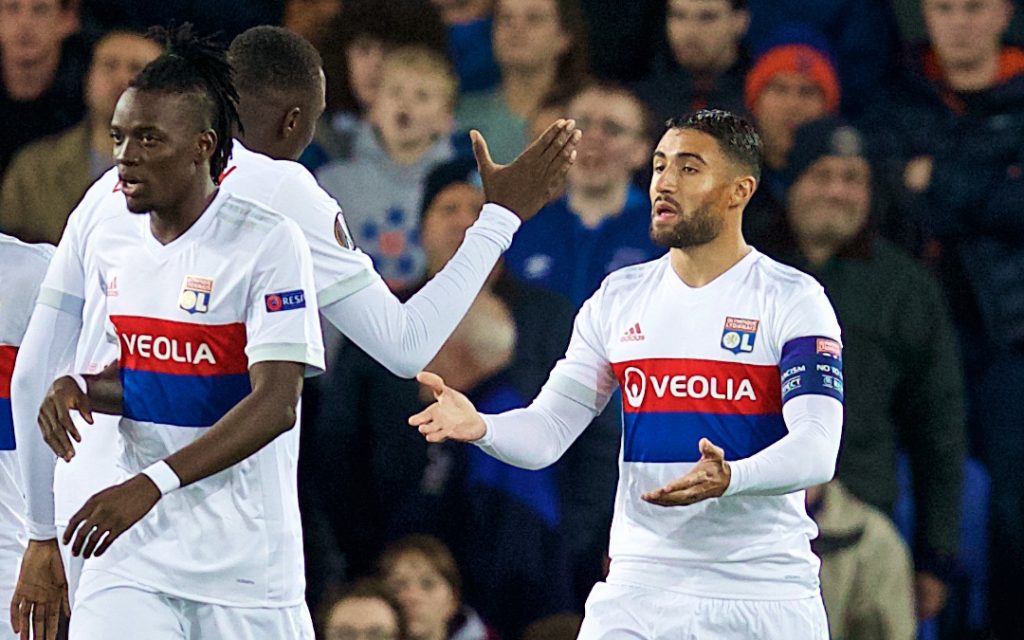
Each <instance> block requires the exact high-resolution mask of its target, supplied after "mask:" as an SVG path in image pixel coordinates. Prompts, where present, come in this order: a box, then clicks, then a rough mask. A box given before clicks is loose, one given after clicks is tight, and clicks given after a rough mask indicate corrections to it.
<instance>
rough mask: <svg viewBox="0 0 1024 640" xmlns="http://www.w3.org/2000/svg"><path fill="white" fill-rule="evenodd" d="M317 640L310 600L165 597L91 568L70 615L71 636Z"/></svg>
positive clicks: (94, 639) (89, 639)
mask: <svg viewBox="0 0 1024 640" xmlns="http://www.w3.org/2000/svg"><path fill="white" fill-rule="evenodd" d="M99 638H125V639H127V638H133V639H134V638H140V639H142V638H145V640H222V639H224V638H231V640H267V639H268V638H275V639H276V638H281V639H285V638H287V639H288V640H293V639H294V640H313V620H312V618H311V617H310V615H309V609H307V608H306V605H305V604H301V605H297V606H293V607H281V608H259V607H251V608H250V607H226V606H222V605H216V604H209V603H206V602H196V601H194V600H184V599H182V598H175V597H171V596H167V595H164V594H162V593H159V592H157V591H154V590H152V589H150V588H148V587H144V586H142V585H139V584H134V583H132V582H131V581H130V580H126V579H124V578H122V577H120V576H115V575H113V574H110V573H107V572H105V571H96V570H90V569H88V568H86V570H85V572H84V573H82V580H81V582H80V583H79V585H78V598H77V602H76V603H75V609H74V611H73V612H72V614H71V633H70V640H98V639H99Z"/></svg>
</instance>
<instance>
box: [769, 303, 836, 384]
mask: <svg viewBox="0 0 1024 640" xmlns="http://www.w3.org/2000/svg"><path fill="white" fill-rule="evenodd" d="M784 308H785V312H784V313H783V315H782V317H781V319H780V324H779V327H778V335H779V337H778V347H779V354H780V356H779V373H780V376H781V377H780V382H781V385H782V403H783V404H785V403H786V402H788V401H789V400H792V399H793V398H796V397H799V396H803V395H824V396H828V397H831V398H835V399H836V400H838V401H839V402H843V397H844V392H845V390H844V379H843V345H842V338H841V335H840V329H839V321H838V320H837V319H836V313H835V310H834V309H833V308H832V303H831V302H829V300H828V297H827V296H826V295H825V291H824V290H823V289H822V288H821V286H820V285H817V284H816V285H815V286H813V287H809V288H808V290H807V291H806V292H804V293H801V294H798V295H797V296H796V297H795V298H794V299H793V301H792V302H790V303H789V304H787V305H785V307H784Z"/></svg>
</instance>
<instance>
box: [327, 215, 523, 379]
mask: <svg viewBox="0 0 1024 640" xmlns="http://www.w3.org/2000/svg"><path fill="white" fill-rule="evenodd" d="M518 228H519V218H518V217H516V216H515V215H514V214H513V213H512V212H510V211H509V210H508V209H505V208H504V207H501V206H499V205H496V204H486V205H484V207H483V210H482V211H481V212H480V218H479V219H477V221H476V222H475V223H474V224H473V226H471V227H470V228H469V229H468V230H467V231H466V239H465V240H464V241H463V243H462V246H460V247H459V250H458V251H457V252H456V253H455V255H454V256H453V257H452V259H451V260H449V261H448V264H447V265H445V267H444V268H443V269H441V271H440V272H439V273H438V274H437V275H435V276H434V277H433V278H432V279H431V280H430V282H428V283H427V284H426V285H425V286H424V287H423V288H422V289H420V290H419V291H417V292H416V294H415V295H413V297H412V298H410V299H409V300H408V301H407V302H405V303H404V304H403V303H402V302H401V301H399V300H398V298H396V297H395V296H394V294H392V293H391V291H390V290H389V289H388V288H387V285H385V284H384V281H383V280H381V278H380V277H379V276H377V275H376V274H374V279H373V283H372V284H370V285H369V286H367V287H366V288H365V289H363V290H361V291H359V292H357V293H354V294H352V295H351V296H349V297H347V298H345V299H344V300H341V301H339V302H336V303H334V304H331V305H328V306H326V307H324V308H322V309H321V310H320V311H321V313H323V315H324V317H325V318H327V319H328V320H330V322H331V324H333V325H334V326H336V327H337V328H338V329H339V330H341V332H342V333H343V334H345V335H346V336H347V337H348V338H349V339H350V340H352V341H353V342H355V343H356V344H357V345H359V347H360V348H361V349H363V350H364V351H366V352H367V353H368V354H370V356H371V357H372V358H373V359H374V360H377V361H378V362H380V363H381V364H382V365H384V366H385V367H386V368H387V369H388V370H390V371H391V372H392V373H394V374H395V375H397V376H400V377H403V378H411V377H413V376H415V375H416V374H417V373H419V372H420V371H421V370H422V369H423V367H425V366H427V363H429V362H430V361H431V360H432V359H433V358H434V356H435V355H437V352H438V350H440V348H441V345H443V344H444V342H445V340H447V339H448V336H450V335H451V333H452V331H454V330H455V327H456V326H458V324H459V322H460V321H461V320H462V317H463V316H464V315H466V311H467V310H468V309H469V306H470V305H471V304H473V300H475V299H476V294H477V293H479V292H480V287H482V286H483V284H484V281H486V280H487V276H488V275H490V273H491V269H493V268H494V265H495V263H496V262H497V261H498V258H499V257H500V256H501V254H502V252H504V251H505V250H506V249H508V247H509V245H510V244H511V243H512V235H513V234H514V233H515V232H516V230H517V229H518Z"/></svg>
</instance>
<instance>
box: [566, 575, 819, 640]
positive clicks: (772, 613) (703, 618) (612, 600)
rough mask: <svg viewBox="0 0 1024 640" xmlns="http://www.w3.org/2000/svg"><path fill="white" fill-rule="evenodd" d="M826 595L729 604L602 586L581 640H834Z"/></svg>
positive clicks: (645, 589)
mask: <svg viewBox="0 0 1024 640" xmlns="http://www.w3.org/2000/svg"><path fill="white" fill-rule="evenodd" d="M828 637H829V635H828V619H827V618H826V616H825V606H824V604H823V603H822V601H821V596H820V595H816V596H809V597H806V598H801V599H798V600H725V599H714V598H701V597H698V596H693V595H689V594H683V593H675V592H671V591H662V590H658V589H651V588H650V587H644V586H640V585H631V584H615V583H606V582H598V583H597V584H596V585H594V588H593V590H591V592H590V596H589V597H588V598H587V605H586V612H585V614H584V618H583V627H582V628H581V629H580V634H579V636H578V639H579V640H662V639H664V638H672V639H673V640H707V639H708V638H714V639H715V640H828Z"/></svg>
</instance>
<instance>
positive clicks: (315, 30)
mask: <svg viewBox="0 0 1024 640" xmlns="http://www.w3.org/2000/svg"><path fill="white" fill-rule="evenodd" d="M341 5H342V0H285V3H284V16H283V17H282V19H281V26H283V27H284V28H285V29H288V30H289V31H291V32H293V33H297V34H298V35H300V36H302V37H303V38H305V39H306V40H308V41H309V42H310V43H311V44H312V45H313V46H314V47H316V48H317V49H318V50H320V51H323V50H324V48H325V47H326V45H327V42H328V40H329V39H330V38H331V35H332V33H331V30H332V28H333V27H334V26H335V25H336V24H337V20H338V16H340V15H341Z"/></svg>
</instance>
